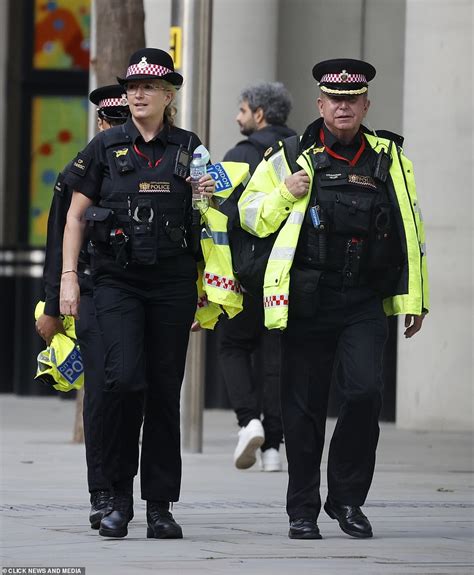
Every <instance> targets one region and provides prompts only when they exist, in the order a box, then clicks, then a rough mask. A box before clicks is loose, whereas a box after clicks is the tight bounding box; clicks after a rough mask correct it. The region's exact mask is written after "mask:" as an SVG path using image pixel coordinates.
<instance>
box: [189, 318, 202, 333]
mask: <svg viewBox="0 0 474 575" xmlns="http://www.w3.org/2000/svg"><path fill="white" fill-rule="evenodd" d="M191 331H192V332H193V333H194V332H196V331H201V324H200V323H199V322H198V321H193V324H192V326H191Z"/></svg>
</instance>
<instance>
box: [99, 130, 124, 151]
mask: <svg viewBox="0 0 474 575" xmlns="http://www.w3.org/2000/svg"><path fill="white" fill-rule="evenodd" d="M101 134H102V138H103V139H104V146H105V147H106V148H111V147H112V146H118V145H120V144H129V143H130V140H131V138H130V136H129V135H128V134H127V133H126V132H125V128H124V126H123V125H122V126H113V127H112V128H110V129H109V130H106V131H105V132H101Z"/></svg>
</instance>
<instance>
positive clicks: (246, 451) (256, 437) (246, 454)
mask: <svg viewBox="0 0 474 575" xmlns="http://www.w3.org/2000/svg"><path fill="white" fill-rule="evenodd" d="M264 441H265V432H264V431H263V425H262V423H261V421H260V420H259V419H252V420H250V421H249V423H248V424H247V425H246V426H245V427H242V428H241V429H240V431H239V442H238V443H237V447H236V448H235V451H234V464H235V466H236V467H237V469H248V468H249V467H252V465H253V464H254V463H255V462H256V461H257V456H256V452H257V450H258V448H259V447H260V446H261V445H263V442H264Z"/></svg>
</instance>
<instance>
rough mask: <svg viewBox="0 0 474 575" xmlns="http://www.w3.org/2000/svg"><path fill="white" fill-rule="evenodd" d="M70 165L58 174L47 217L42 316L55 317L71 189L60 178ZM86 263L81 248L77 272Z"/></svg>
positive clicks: (57, 310) (85, 253)
mask: <svg viewBox="0 0 474 575" xmlns="http://www.w3.org/2000/svg"><path fill="white" fill-rule="evenodd" d="M71 165H72V162H69V164H67V166H66V167H65V168H64V169H63V170H62V172H60V174H59V175H58V178H57V180H56V183H55V185H54V195H53V199H52V201H51V207H50V209H49V216H48V235H47V238H46V250H45V261H44V268H43V287H44V294H45V306H44V313H45V314H46V315H51V316H54V317H57V316H59V291H60V286H61V270H62V267H63V236H64V227H65V226H66V218H67V212H68V210H69V206H70V205H71V199H72V188H71V187H70V186H68V185H67V184H66V183H65V182H64V178H65V177H66V175H67V173H68V172H69V169H70V167H71ZM88 260H89V258H88V255H87V251H86V248H85V246H83V248H82V250H81V253H80V255H79V264H78V269H79V270H81V269H82V268H84V267H85V265H86V264H87V263H88Z"/></svg>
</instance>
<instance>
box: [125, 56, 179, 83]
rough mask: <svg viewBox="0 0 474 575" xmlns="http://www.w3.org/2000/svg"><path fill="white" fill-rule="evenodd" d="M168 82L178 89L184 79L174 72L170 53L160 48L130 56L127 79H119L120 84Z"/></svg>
mask: <svg viewBox="0 0 474 575" xmlns="http://www.w3.org/2000/svg"><path fill="white" fill-rule="evenodd" d="M152 79H153V80H157V79H159V80H166V81H167V82H169V83H170V84H173V86H176V88H180V87H181V86H182V84H183V77H182V76H181V74H178V72H175V71H174V63H173V59H172V58H171V56H170V55H169V54H168V52H165V51H164V50H160V49H159V48H143V49H142V50H138V51H137V52H135V53H134V54H132V55H131V56H130V61H129V64H128V68H127V74H126V77H125V78H118V77H117V80H118V82H119V83H120V84H126V83H127V82H132V81H136V80H152Z"/></svg>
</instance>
